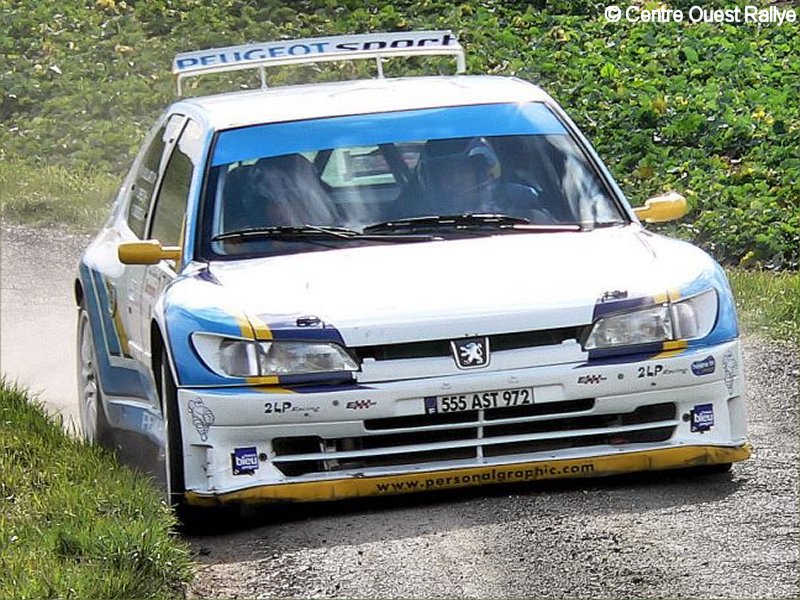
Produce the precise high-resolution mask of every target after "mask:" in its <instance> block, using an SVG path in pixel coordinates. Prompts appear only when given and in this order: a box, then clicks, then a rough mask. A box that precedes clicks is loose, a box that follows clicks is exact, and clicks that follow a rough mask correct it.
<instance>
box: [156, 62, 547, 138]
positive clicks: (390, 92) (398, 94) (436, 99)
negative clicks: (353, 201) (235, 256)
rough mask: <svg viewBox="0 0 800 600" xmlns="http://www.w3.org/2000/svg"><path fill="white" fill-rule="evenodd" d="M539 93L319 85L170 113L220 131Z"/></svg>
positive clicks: (398, 84) (408, 83)
mask: <svg viewBox="0 0 800 600" xmlns="http://www.w3.org/2000/svg"><path fill="white" fill-rule="evenodd" d="M548 100H550V97H549V96H548V95H547V94H546V93H545V92H544V91H542V90H541V89H540V88H539V87H537V86H535V85H533V84H531V83H528V82H527V81H523V80H521V79H517V78H514V77H497V76H490V75H455V76H447V77H408V78H397V79H392V78H387V79H365V80H357V81H342V82H335V83H316V84H309V85H295V86H285V87H276V88H266V89H258V90H249V91H243V92H233V93H226V94H217V95H213V96H201V97H196V98H188V99H184V100H180V101H178V102H176V103H174V104H173V105H172V106H171V110H170V112H180V111H181V109H182V107H184V110H186V109H187V108H191V109H193V110H194V111H197V112H199V113H200V114H202V115H203V116H204V118H205V120H206V122H207V123H208V125H209V126H210V127H211V128H212V129H215V130H224V129H233V128H236V127H244V126H248V125H256V124H263V123H280V122H284V121H301V120H305V119H317V118H323V117H335V116H344V115H355V114H368V113H375V112H393V111H400V110H414V109H420V108H438V107H444V106H463V105H472V104H495V103H506V102H545V101H548Z"/></svg>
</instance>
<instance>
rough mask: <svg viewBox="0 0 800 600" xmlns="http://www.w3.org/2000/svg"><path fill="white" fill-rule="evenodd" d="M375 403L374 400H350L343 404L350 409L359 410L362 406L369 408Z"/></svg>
mask: <svg viewBox="0 0 800 600" xmlns="http://www.w3.org/2000/svg"><path fill="white" fill-rule="evenodd" d="M376 404H377V402H376V401H375V400H350V402H348V403H347V404H345V408H349V409H350V410H361V409H362V408H370V407H371V406H375V405H376Z"/></svg>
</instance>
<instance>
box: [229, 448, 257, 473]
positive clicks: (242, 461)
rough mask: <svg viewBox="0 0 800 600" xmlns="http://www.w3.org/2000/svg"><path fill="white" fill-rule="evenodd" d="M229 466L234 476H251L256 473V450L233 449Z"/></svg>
mask: <svg viewBox="0 0 800 600" xmlns="http://www.w3.org/2000/svg"><path fill="white" fill-rule="evenodd" d="M231 466H232V467H233V474H234V475H252V474H253V473H255V472H256V471H258V450H257V449H256V447H255V446H251V447H249V448H234V449H233V453H232V454H231Z"/></svg>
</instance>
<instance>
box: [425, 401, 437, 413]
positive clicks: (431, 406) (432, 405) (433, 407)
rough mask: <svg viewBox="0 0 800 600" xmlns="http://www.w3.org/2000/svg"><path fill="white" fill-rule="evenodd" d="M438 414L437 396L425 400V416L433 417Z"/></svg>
mask: <svg viewBox="0 0 800 600" xmlns="http://www.w3.org/2000/svg"><path fill="white" fill-rule="evenodd" d="M436 412H438V408H437V404H436V396H428V397H426V398H425V414H426V415H432V414H434V413H436Z"/></svg>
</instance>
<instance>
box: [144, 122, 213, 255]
mask: <svg viewBox="0 0 800 600" xmlns="http://www.w3.org/2000/svg"><path fill="white" fill-rule="evenodd" d="M202 134H203V131H202V129H201V127H200V126H199V125H198V124H197V123H195V122H194V121H191V120H187V122H186V127H185V128H184V130H183V132H182V133H181V136H180V138H179V139H178V143H177V144H175V148H174V150H173V151H172V155H171V156H170V158H169V161H168V162H167V167H166V169H165V171H164V177H163V179H162V180H161V187H160V189H159V191H158V197H157V198H156V201H155V210H154V212H153V219H152V225H151V227H150V236H149V237H150V238H152V239H156V240H158V241H160V242H161V244H162V245H165V246H177V245H178V244H180V239H181V228H182V227H183V219H184V216H185V215H186V204H187V200H188V198H189V187H190V186H191V183H192V176H193V175H194V169H195V167H196V166H197V163H198V161H199V159H200V153H201V150H202Z"/></svg>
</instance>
